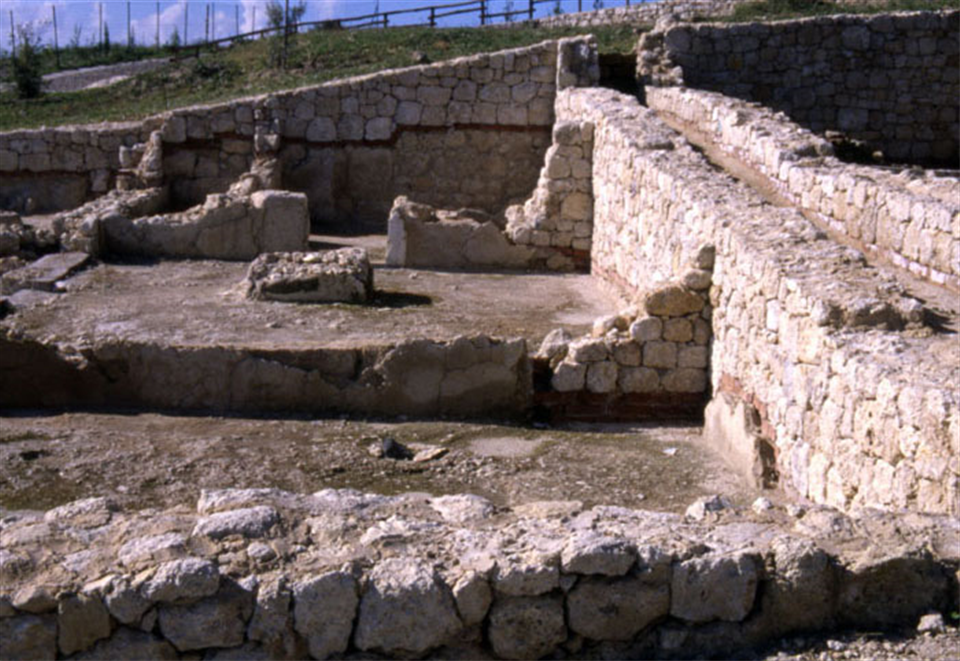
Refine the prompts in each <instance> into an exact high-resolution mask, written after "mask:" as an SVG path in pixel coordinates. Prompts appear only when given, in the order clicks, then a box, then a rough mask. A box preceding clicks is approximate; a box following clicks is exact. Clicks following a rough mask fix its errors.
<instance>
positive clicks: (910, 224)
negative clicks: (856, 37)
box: [646, 87, 960, 290]
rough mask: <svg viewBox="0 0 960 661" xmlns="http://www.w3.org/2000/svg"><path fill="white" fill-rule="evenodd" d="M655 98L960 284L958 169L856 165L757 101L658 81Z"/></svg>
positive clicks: (803, 204)
mask: <svg viewBox="0 0 960 661" xmlns="http://www.w3.org/2000/svg"><path fill="white" fill-rule="evenodd" d="M646 99H647V105H648V106H649V107H651V108H653V109H654V110H656V111H657V112H658V113H660V114H661V115H665V116H666V117H668V118H669V117H672V118H673V119H674V120H679V122H680V123H681V124H682V125H683V126H684V127H689V128H691V129H693V131H695V132H697V133H699V134H701V135H703V136H704V137H705V138H706V139H707V140H709V141H710V142H712V143H714V144H715V145H717V146H718V147H719V148H720V149H721V150H723V151H724V152H726V153H727V154H729V155H731V156H733V157H734V158H736V159H737V160H738V161H739V162H740V163H742V164H743V165H745V166H747V167H748V168H750V169H751V170H753V171H754V172H756V173H758V174H760V175H762V176H763V177H764V178H766V180H767V181H768V182H770V183H771V184H772V185H773V187H774V188H775V190H777V191H778V192H779V193H780V194H781V195H782V196H783V197H784V198H785V199H786V200H788V201H789V202H791V203H792V204H794V205H796V206H797V207H800V208H801V209H804V210H808V211H811V212H813V214H815V216H814V217H817V218H819V219H820V221H821V223H822V227H823V228H824V229H827V230H831V231H833V232H836V233H837V234H838V235H840V236H841V237H843V238H845V239H847V240H848V241H849V242H850V243H852V244H854V245H855V246H856V247H857V248H859V249H862V250H864V251H865V252H866V253H867V254H869V255H872V256H876V257H879V258H881V259H884V260H885V261H887V262H889V263H892V264H895V265H897V266H900V267H902V268H906V269H909V270H910V271H912V272H913V273H915V274H917V275H919V276H921V277H924V278H926V279H929V280H931V281H933V282H935V283H938V284H943V285H947V286H949V287H950V288H952V289H954V290H960V199H958V197H957V186H958V185H960V184H958V180H957V178H956V177H949V176H938V175H937V174H935V173H927V174H926V175H918V174H917V173H916V172H913V171H900V172H893V171H889V170H887V169H883V168H879V167H871V166H862V165H848V164H845V163H842V162H841V161H839V160H838V159H836V158H835V157H833V155H832V154H833V148H832V146H831V145H830V143H828V142H827V141H826V140H824V139H822V138H820V137H818V136H816V135H814V134H812V133H810V132H809V131H807V130H805V129H803V128H801V127H799V126H797V125H796V124H794V123H792V122H791V121H789V120H788V119H787V118H786V117H784V116H783V115H782V114H778V113H774V112H772V111H770V110H768V109H765V108H763V107H760V106H758V105H756V104H753V103H749V102H744V101H741V100H739V99H733V98H730V97H725V96H722V95H720V94H716V93H713V92H704V91H700V90H693V89H689V88H679V87H650V88H647V92H646Z"/></svg>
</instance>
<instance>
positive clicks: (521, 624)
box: [487, 596, 567, 659]
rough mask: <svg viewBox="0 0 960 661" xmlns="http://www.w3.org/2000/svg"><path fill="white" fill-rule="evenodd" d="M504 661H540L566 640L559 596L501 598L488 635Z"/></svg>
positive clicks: (492, 613)
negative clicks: (518, 660) (507, 660)
mask: <svg viewBox="0 0 960 661" xmlns="http://www.w3.org/2000/svg"><path fill="white" fill-rule="evenodd" d="M487 635H488V637H489V640H490V645H491V646H492V647H493V651H494V653H495V654H496V655H497V656H498V657H500V658H503V659H539V658H540V657H542V656H544V655H546V654H548V653H550V652H551V651H553V650H554V649H555V648H556V647H557V646H558V645H560V644H561V643H563V642H564V641H565V640H566V639H567V627H566V624H565V623H564V617H563V598H562V597H560V596H541V597H507V598H498V599H497V600H496V601H495V602H494V604H493V607H492V608H491V609H490V618H489V629H488V633H487Z"/></svg>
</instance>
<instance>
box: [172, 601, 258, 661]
mask: <svg viewBox="0 0 960 661" xmlns="http://www.w3.org/2000/svg"><path fill="white" fill-rule="evenodd" d="M159 610H160V612H159V615H160V617H159V625H160V632H161V633H162V634H163V637H164V638H166V639H167V640H168V641H170V643H171V644H172V645H173V646H174V647H176V648H177V650H178V651H180V652H188V651H190V650H200V649H206V648H208V647H236V646H238V645H241V644H242V643H243V640H244V633H245V631H246V620H247V618H248V617H250V610H251V604H250V599H249V594H248V593H245V592H243V591H241V590H239V589H230V590H221V591H220V592H219V593H218V594H217V595H216V596H215V597H210V598H207V599H203V600H201V601H198V602H197V603H195V604H190V605H189V606H161V607H160V609H159Z"/></svg>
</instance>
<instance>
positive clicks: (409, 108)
mask: <svg viewBox="0 0 960 661" xmlns="http://www.w3.org/2000/svg"><path fill="white" fill-rule="evenodd" d="M422 113H423V106H422V105H421V104H420V103H417V102H416V101H401V102H400V105H398V106H397V115H396V121H397V124H398V125H400V126H416V125H417V124H419V123H420V116H421V114H422Z"/></svg>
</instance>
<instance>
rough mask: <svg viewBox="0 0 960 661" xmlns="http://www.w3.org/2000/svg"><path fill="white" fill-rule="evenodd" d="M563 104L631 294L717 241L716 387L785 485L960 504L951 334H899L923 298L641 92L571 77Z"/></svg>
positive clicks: (606, 237) (615, 271)
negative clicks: (588, 125)
mask: <svg viewBox="0 0 960 661" xmlns="http://www.w3.org/2000/svg"><path fill="white" fill-rule="evenodd" d="M558 104H559V106H560V107H564V108H566V110H564V111H563V112H568V111H569V112H579V113H580V114H581V116H582V117H583V118H584V119H585V120H588V121H592V122H593V124H594V127H595V128H594V159H593V162H594V187H593V190H594V209H595V211H594V247H593V253H592V261H593V272H594V273H595V274H597V275H599V276H600V277H603V278H605V279H607V280H608V281H609V282H611V283H612V284H614V285H615V286H617V287H619V289H620V291H621V293H622V294H623V296H624V297H625V298H628V299H629V298H631V297H633V296H635V295H637V293H638V292H642V291H645V290H649V289H651V288H654V287H655V286H656V285H657V284H658V283H659V284H664V283H666V282H669V281H670V280H671V279H672V274H674V273H678V272H680V271H681V268H682V267H683V266H684V265H686V264H690V263H694V262H695V260H696V256H697V254H698V251H699V250H700V249H701V248H702V247H703V246H704V245H708V244H709V245H714V246H715V247H716V264H715V267H714V273H713V287H712V289H711V303H712V306H713V313H712V326H713V340H712V348H711V360H710V371H711V381H712V385H713V392H714V393H715V394H718V393H722V392H727V393H733V394H736V395H737V396H739V397H741V398H742V399H745V400H746V401H748V402H750V403H751V405H752V406H755V407H756V409H757V410H758V412H759V416H760V417H761V419H762V424H761V425H760V430H761V432H762V434H763V435H764V437H765V439H766V441H767V442H769V443H770V444H771V445H772V447H773V448H774V451H775V462H776V469H777V470H778V471H779V473H780V480H781V484H783V485H784V486H786V487H787V488H788V489H791V490H793V491H794V492H796V493H799V494H800V495H801V496H804V497H807V498H810V499H811V500H813V501H815V502H821V503H830V504H832V505H835V506H837V507H841V508H845V507H850V506H877V507H895V508H911V509H914V508H915V509H921V510H925V511H942V512H957V511H958V505H960V504H958V497H960V447H958V446H960V397H958V394H957V392H956V389H955V387H954V385H955V373H956V370H957V368H958V367H960V365H958V364H957V356H956V351H955V347H954V345H953V339H952V338H950V337H949V336H943V335H937V334H935V333H930V332H929V330H928V331H922V330H921V332H914V333H902V332H898V331H899V330H901V329H904V328H907V327H913V326H917V325H918V324H919V323H920V321H921V320H922V318H923V308H922V305H921V304H920V302H919V301H917V300H916V299H913V298H912V297H910V296H908V295H906V294H905V293H904V292H903V290H902V287H901V286H900V285H899V284H898V283H897V280H896V279H895V277H893V275H891V274H890V273H887V272H885V271H883V270H882V269H878V268H874V267H871V266H869V265H868V264H867V263H866V260H865V259H864V257H863V255H862V254H861V253H858V252H857V251H855V250H852V249H850V248H846V247H843V246H841V245H838V244H836V243H835V242H833V241H830V240H829V239H828V238H827V237H826V235H825V234H824V233H823V232H822V231H820V230H818V229H816V228H815V227H814V226H813V225H812V224H811V223H810V222H809V221H808V220H807V219H806V218H804V217H803V215H802V214H800V213H799V212H798V211H796V210H793V209H787V208H778V207H773V206H771V205H768V204H766V203H764V201H763V200H762V198H760V196H759V194H758V193H755V192H754V191H752V190H751V189H749V188H747V187H746V186H744V185H742V184H738V183H737V182H735V181H734V180H733V179H731V178H729V177H728V176H726V175H723V174H720V173H718V172H717V171H716V170H715V169H713V168H712V167H711V166H710V164H709V163H708V162H707V161H706V160H705V158H704V157H702V156H701V155H699V154H698V153H697V152H696V151H694V150H693V149H692V148H691V147H690V146H689V145H687V144H686V141H685V140H684V139H683V138H682V137H681V136H680V135H679V134H676V133H674V132H673V131H671V130H670V129H669V128H668V127H667V126H666V125H665V124H663V123H662V122H661V121H660V120H659V119H658V118H657V117H656V116H655V114H654V113H653V112H652V111H650V110H648V109H645V108H642V107H641V106H640V105H639V103H637V101H636V100H635V99H632V98H630V97H627V96H625V95H621V94H618V93H616V92H613V91H609V90H599V89H575V90H567V91H564V92H563V93H562V94H561V95H560V98H559V99H558ZM558 113H559V111H558ZM723 433H725V432H724V431H723V430H717V429H710V428H708V429H707V430H706V434H707V436H708V437H709V436H710V435H718V434H723Z"/></svg>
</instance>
